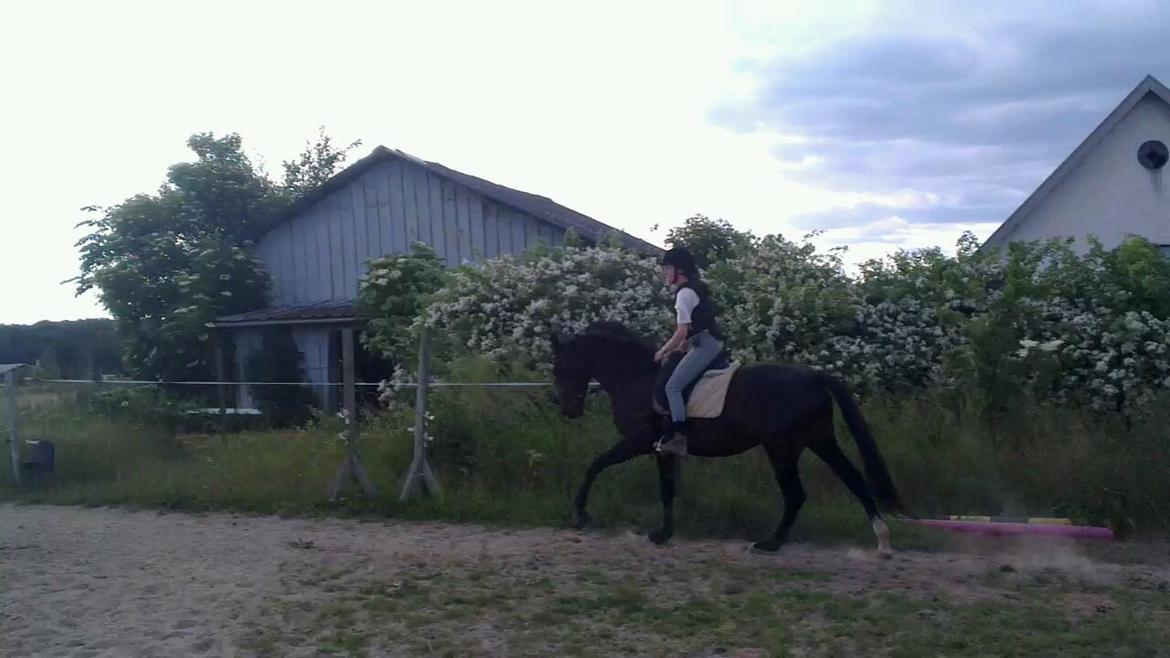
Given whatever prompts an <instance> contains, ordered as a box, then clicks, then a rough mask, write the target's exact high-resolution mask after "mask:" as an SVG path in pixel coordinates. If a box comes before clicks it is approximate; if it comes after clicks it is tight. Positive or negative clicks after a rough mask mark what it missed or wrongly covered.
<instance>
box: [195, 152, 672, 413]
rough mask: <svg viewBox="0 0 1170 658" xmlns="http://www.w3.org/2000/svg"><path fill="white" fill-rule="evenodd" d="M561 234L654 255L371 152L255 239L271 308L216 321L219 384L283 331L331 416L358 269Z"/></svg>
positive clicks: (475, 255) (469, 183)
mask: <svg viewBox="0 0 1170 658" xmlns="http://www.w3.org/2000/svg"><path fill="white" fill-rule="evenodd" d="M569 229H572V230H573V231H574V232H576V233H577V234H578V235H579V236H581V238H583V239H584V240H585V241H586V242H588V243H592V242H597V241H599V240H602V239H604V238H605V237H606V236H607V235H609V234H611V233H612V234H616V235H617V236H618V238H619V239H620V240H621V242H622V243H623V245H624V246H625V247H627V248H629V249H632V250H636V251H639V252H643V253H658V252H659V251H660V249H659V248H658V247H656V246H654V245H652V244H650V243H648V242H645V241H643V240H640V239H638V238H635V237H633V236H631V235H628V234H626V233H624V232H621V231H618V230H616V229H614V228H612V227H610V226H607V225H605V224H603V223H601V222H599V221H597V220H595V219H593V218H591V217H588V216H586V215H583V214H581V213H579V212H577V211H575V210H572V209H570V208H566V207H565V206H562V205H560V204H558V203H556V202H554V201H552V200H551V199H548V198H547V197H542V196H538V195H535V194H529V193H527V192H521V191H519V190H515V189H511V188H508V187H504V186H503V185H498V184H496V183H492V182H489V181H486V180H483V179H482V178H476V177H475V176H470V175H468V174H464V173H461V172H458V171H455V170H453V169H449V168H447V167H444V166H443V165H441V164H438V163H434V162H427V161H425V160H421V159H419V158H416V157H414V156H411V155H408V154H406V153H403V152H401V151H398V150H392V149H388V148H386V147H384V146H379V147H377V148H375V149H374V150H373V152H372V153H370V154H369V155H368V156H366V157H364V158H362V159H361V160H359V161H357V162H355V163H354V164H353V165H351V166H350V167H348V168H346V169H345V170H344V171H342V172H340V173H338V174H337V175H336V176H334V177H333V178H331V179H330V180H328V181H327V182H325V183H324V184H323V185H322V186H321V187H320V188H318V189H317V190H315V191H314V192H312V193H310V194H308V195H306V196H305V197H304V198H302V199H301V200H300V201H299V202H297V203H296V204H295V205H294V206H292V207H291V208H290V209H289V210H288V211H287V212H286V213H284V214H283V215H282V216H280V217H278V218H277V219H276V220H275V221H274V222H273V223H272V224H270V225H269V226H268V227H267V229H266V230H265V232H264V233H263V235H261V236H260V237H259V239H258V241H257V246H256V253H257V255H258V256H259V257H260V259H261V260H262V261H263V263H264V265H265V266H266V268H267V269H268V271H269V273H270V274H271V276H272V280H273V290H272V295H271V302H270V304H271V305H270V306H269V307H268V308H262V309H256V310H255V311H250V312H248V313H241V314H237V315H231V316H226V317H221V318H219V319H218V321H217V322H216V327H217V329H219V331H220V333H221V336H223V337H225V338H226V339H227V340H228V342H230V344H231V345H232V346H234V355H235V356H234V359H233V361H234V364H233V366H234V367H233V368H232V369H233V370H234V372H233V373H230V375H229V376H230V377H232V378H233V379H235V380H236V381H240V380H242V379H243V373H244V363H245V362H246V360H247V358H248V357H249V356H250V355H251V354H253V353H255V351H256V350H258V349H259V347H260V345H261V338H262V332H263V331H264V330H265V328H269V327H278V326H279V327H287V328H288V329H289V330H290V331H291V334H292V337H293V339H294V340H295V342H296V345H297V348H298V349H299V350H300V351H301V353H302V354H303V356H304V361H303V367H304V371H305V375H306V378H307V381H308V382H310V383H312V384H317V385H318V386H317V387H316V388H315V390H316V391H317V395H318V398H319V399H320V400H321V401H322V403H323V404H324V405H325V406H327V407H329V408H332V407H334V406H335V405H336V392H335V391H333V390H332V388H331V387H328V386H321V385H322V384H326V383H328V382H338V381H340V379H341V363H340V358H341V339H340V336H341V329H342V328H344V327H347V326H349V327H352V326H353V325H354V323H355V321H356V317H355V312H354V302H355V299H356V297H357V292H358V282H359V280H360V278H361V276H362V275H363V274H364V273H365V270H366V264H367V262H368V261H369V260H371V259H376V258H380V257H382V256H385V255H388V254H394V253H403V252H406V251H407V250H408V249H409V246H410V245H411V244H414V243H416V242H422V243H425V244H428V245H430V246H431V247H433V248H434V249H435V251H436V252H437V253H438V254H439V256H440V257H441V258H443V259H444V260H445V261H446V262H447V264H448V265H459V264H463V263H468V262H473V261H479V260H483V259H491V258H494V257H496V256H500V255H506V254H520V253H522V252H523V251H525V250H526V249H528V248H530V247H533V246H535V245H537V244H538V243H545V244H548V245H552V246H556V245H559V244H561V242H562V240H563V238H564V235H565V232H566V231H567V230H569ZM359 375H360V373H359ZM236 388H237V390H238V392H237V395H236V400H235V402H236V404H237V405H238V406H240V407H251V406H253V405H252V400H251V396H250V395H249V393H248V390H247V387H244V386H238V387H236Z"/></svg>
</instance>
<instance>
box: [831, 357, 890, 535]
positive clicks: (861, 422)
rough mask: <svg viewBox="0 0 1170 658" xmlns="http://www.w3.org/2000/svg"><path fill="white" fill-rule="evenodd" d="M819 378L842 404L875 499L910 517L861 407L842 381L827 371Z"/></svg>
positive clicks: (842, 413)
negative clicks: (858, 406) (859, 407)
mask: <svg viewBox="0 0 1170 658" xmlns="http://www.w3.org/2000/svg"><path fill="white" fill-rule="evenodd" d="M821 381H822V382H823V383H824V385H825V387H826V388H828V389H829V391H830V392H831V393H832V394H833V397H834V398H835V399H836V400H837V406H839V407H841V415H842V416H844V417H845V424H846V425H847V426H848V427H849V432H850V433H851V434H853V440H854V441H855V442H856V443H857V450H858V452H860V453H861V460H862V462H863V463H864V465H865V479H866V480H868V484H869V489H870V492H871V493H872V494H873V497H874V499H875V500H877V502H878V503H880V504H882V505H883V506H884V507H886V508H887V509H888V510H890V511H895V512H901V513H903V514H906V515H907V516H913V515H911V514H910V513H909V511H907V510H906V508H905V506H903V505H902V501H901V499H899V497H898V491H897V489H896V488H894V480H893V478H891V477H890V471H889V469H887V468H886V461H885V460H884V459H882V453H881V452H880V451H879V450H878V447H877V442H876V441H874V440H873V434H871V433H870V431H869V424H868V423H866V422H865V417H864V416H862V415H861V410H860V409H858V408H857V403H856V402H855V401H854V400H853V395H852V394H851V393H850V392H849V389H848V388H846V387H845V384H844V383H843V382H842V381H841V380H839V379H837V378H836V377H834V376H832V375H830V374H828V373H821Z"/></svg>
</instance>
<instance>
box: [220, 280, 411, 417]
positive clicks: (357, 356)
mask: <svg viewBox="0 0 1170 658" xmlns="http://www.w3.org/2000/svg"><path fill="white" fill-rule="evenodd" d="M212 326H213V328H214V329H215V332H216V338H217V345H218V346H219V350H218V351H219V353H220V357H219V358H220V360H221V362H222V363H223V365H222V366H221V368H220V376H219V380H220V381H226V382H228V387H229V393H228V395H227V399H228V404H229V405H234V406H235V407H236V409H237V413H255V412H256V411H257V410H258V409H257V407H258V405H257V401H256V399H255V396H254V393H253V389H252V386H251V385H250V384H254V383H256V382H257V380H256V376H257V372H256V370H257V368H256V365H257V363H258V361H259V360H260V359H263V358H265V350H266V349H271V347H272V346H273V345H276V344H280V343H284V344H285V345H288V344H290V343H291V344H292V345H293V346H295V349H296V352H297V353H298V354H299V359H298V361H299V363H298V366H299V370H300V372H299V377H298V379H297V380H296V381H300V382H304V384H305V385H306V387H307V388H308V389H309V390H310V391H312V393H313V398H314V399H315V401H316V405H317V407H318V408H319V409H321V410H322V411H325V412H326V413H334V412H336V411H337V410H338V409H339V408H340V407H341V402H342V391H341V386H340V384H341V383H342V380H343V375H344V370H343V368H344V363H343V355H344V349H343V345H342V341H343V338H344V336H345V335H346V333H350V335H352V336H353V337H354V338H353V341H354V351H353V354H354V379H355V381H356V382H357V383H359V384H361V383H367V382H378V381H381V380H382V379H384V378H386V377H389V376H390V370H389V369H388V367H387V366H386V364H384V363H382V362H381V360H380V359H378V358H377V357H376V356H374V355H371V354H369V353H367V352H366V350H364V349H363V348H362V345H361V341H360V340H358V338H357V332H356V331H353V332H346V331H345V330H346V329H356V327H357V317H356V313H355V312H354V308H353V304H352V303H350V302H320V303H316V304H305V305H288V306H280V307H273V308H267V309H261V310H258V311H249V312H247V313H239V314H236V315H229V316H224V317H220V318H218V319H217V320H216V321H215V322H214V323H213V325H212ZM266 339H267V343H266ZM269 358H272V355H269ZM265 381H270V380H265ZM261 383H263V382H261ZM362 393H372V390H370V389H364V390H361V391H359V396H360V394H362Z"/></svg>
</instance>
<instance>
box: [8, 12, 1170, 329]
mask: <svg viewBox="0 0 1170 658" xmlns="http://www.w3.org/2000/svg"><path fill="white" fill-rule="evenodd" d="M0 17H2V20H0V61H2V62H3V64H2V65H0V66H2V67H3V69H2V70H3V81H4V83H3V87H2V88H3V90H4V92H3V101H2V102H0V130H3V131H4V135H3V144H4V146H5V147H6V150H7V156H8V157H6V158H3V159H2V160H0V185H2V186H3V190H2V191H3V199H4V200H5V202H6V203H5V207H4V212H3V214H2V216H0V323H29V322H35V321H38V320H63V319H76V318H85V317H103V316H105V315H106V313H105V311H104V309H103V308H102V307H101V305H100V303H99V302H98V300H97V298H96V296H95V295H93V294H87V295H83V296H81V297H76V296H75V295H74V292H73V286H72V285H71V284H68V283H62V282H64V281H67V280H68V279H70V278H72V277H74V276H76V275H77V268H78V257H77V250H76V247H75V245H74V243H75V242H76V240H77V239H78V238H79V237H81V235H83V234H84V230H82V229H78V228H76V227H75V225H76V224H77V222H79V221H81V220H83V219H85V218H86V215H85V213H83V212H82V211H81V208H82V207H84V206H90V205H96V206H109V205H114V204H117V203H118V202H120V201H122V200H123V199H125V198H127V197H129V196H131V195H134V194H137V193H149V192H153V191H155V190H157V189H158V187H159V185H160V184H161V183H162V182H163V180H164V177H165V174H166V168H167V167H168V166H169V165H171V164H174V163H176V162H180V161H184V160H188V159H191V158H192V155H191V154H190V152H189V151H188V150H187V149H186V147H185V142H186V139H187V137H189V136H190V135H191V134H193V133H197V132H207V131H210V132H214V133H217V134H224V133H230V132H235V133H238V134H240V135H241V137H242V138H243V140H244V145H245V148H246V150H247V151H248V152H249V154H250V155H251V156H252V157H253V158H254V159H255V160H256V161H257V162H259V163H262V164H263V166H264V167H265V169H266V170H267V171H268V172H269V173H270V174H271V175H273V176H274V177H278V176H279V175H280V173H281V166H280V163H281V162H282V161H283V160H288V159H291V158H292V157H294V156H295V155H296V154H297V153H298V152H299V151H300V150H302V149H303V148H304V146H305V144H306V142H307V140H311V139H313V138H314V137H315V136H316V134H317V130H318V128H319V127H320V126H324V127H325V130H326V132H327V133H328V134H329V135H330V136H331V137H332V138H333V139H334V140H335V142H337V143H342V144H344V143H348V142H350V141H353V140H356V139H360V140H362V146H361V147H360V148H359V149H358V151H357V152H356V155H357V156H360V155H364V154H366V153H368V152H369V150H371V149H373V148H374V147H375V146H376V145H378V144H382V145H385V146H388V147H390V148H397V149H401V150H403V151H406V152H408V153H410V154H412V155H416V156H418V157H421V158H424V159H427V160H432V161H436V162H440V163H442V164H444V165H447V166H449V167H452V168H454V169H458V170H461V171H464V172H466V173H470V174H473V175H476V176H480V177H483V178H487V179H489V180H492V181H494V182H497V183H500V184H503V185H508V186H510V187H515V188H518V189H522V190H525V191H529V192H533V193H536V194H541V195H544V196H548V197H551V198H552V199H554V200H556V201H558V202H560V203H562V204H564V205H567V206H569V207H571V208H573V209H575V210H578V211H580V212H584V213H586V214H588V215H590V216H592V217H594V218H596V219H599V220H601V221H603V222H606V223H608V224H610V225H613V226H616V227H619V228H621V229H623V230H626V231H628V232H630V233H633V234H635V235H638V236H640V237H643V238H646V239H648V240H650V241H652V242H656V243H659V244H661V243H662V241H663V240H664V238H665V233H666V230H668V229H669V228H670V227H671V226H675V225H678V224H679V223H681V222H682V221H683V220H684V219H686V218H687V217H689V216H691V215H694V214H697V213H701V214H704V215H707V216H709V217H719V218H723V219H726V220H727V221H729V222H731V223H732V224H733V225H735V226H736V227H738V228H741V229H747V230H751V231H753V232H756V233H757V234H766V233H782V234H784V235H785V236H786V237H789V238H792V239H800V238H801V237H802V236H804V235H806V234H808V233H810V232H812V231H821V233H819V234H817V235H816V236H815V237H814V238H813V241H814V242H815V243H816V244H817V245H818V246H820V247H822V248H829V247H833V246H839V245H848V246H849V251H848V252H847V255H846V259H847V262H849V263H851V264H855V263H857V262H859V261H861V260H863V259H867V258H874V257H880V256H882V255H885V254H889V253H893V252H894V251H896V250H898V249H913V248H920V247H931V246H938V247H942V248H943V249H944V250H946V251H952V250H953V247H954V244H955V241H956V240H957V239H958V237H959V236H960V235H961V234H962V233H963V232H964V231H968V230H969V231H973V232H974V233H975V234H976V235H977V236H978V237H979V238H981V239H982V238H986V237H987V236H989V235H990V234H991V232H992V231H993V230H994V229H995V227H996V226H998V225H999V223H1001V222H1002V221H1003V220H1004V219H1005V218H1006V217H1007V216H1008V215H1009V214H1010V213H1011V212H1012V211H1013V210H1014V209H1015V208H1016V207H1017V206H1018V205H1019V204H1020V203H1021V202H1022V201H1023V200H1024V198H1026V196H1027V195H1028V194H1030V193H1031V192H1032V190H1034V189H1035V188H1036V186H1037V185H1039V184H1040V182H1041V181H1043V179H1044V178H1045V177H1046V176H1047V175H1048V174H1049V173H1050V172H1051V171H1052V170H1053V169H1054V168H1055V167H1056V166H1057V165H1058V164H1059V163H1060V162H1061V161H1062V160H1063V159H1064V158H1065V157H1066V156H1067V155H1068V154H1069V153H1070V152H1071V151H1072V150H1073V149H1074V148H1075V147H1076V146H1077V144H1079V143H1080V142H1081V140H1083V139H1084V138H1085V137H1086V136H1087V135H1088V134H1089V133H1090V132H1091V131H1092V130H1093V128H1094V127H1096V125H1097V124H1098V123H1099V122H1100V121H1101V120H1103V119H1104V118H1105V116H1106V115H1107V114H1108V113H1109V112H1110V111H1111V110H1112V109H1113V108H1114V107H1115V106H1116V105H1117V104H1118V103H1119V102H1120V101H1121V100H1122V98H1124V97H1125V95H1126V94H1127V93H1128V92H1129V91H1130V90H1131V89H1132V88H1133V87H1134V86H1135V85H1137V84H1138V83H1139V82H1140V81H1141V79H1142V78H1143V77H1144V76H1145V75H1147V74H1152V75H1155V76H1157V77H1159V78H1160V79H1161V80H1162V81H1163V82H1170V50H1167V48H1166V47H1165V40H1164V36H1165V34H1166V33H1167V30H1168V29H1170V3H1157V2H1117V1H1110V2H1097V3H1090V2H1061V3H1059V4H1054V3H1050V2H1049V3H1033V2H1020V1H1013V2H1010V3H1007V2H980V3H950V2H927V3H923V2H918V3H909V2H883V3H872V2H827V1H824V0H821V1H818V2H785V1H783V0H768V1H762V2H761V1H752V2H728V3H686V2H677V1H676V2H628V1H626V2H607V1H602V0H597V1H592V2H589V3H572V4H571V5H570V4H569V3H556V2H511V1H508V0H496V1H495V2H491V3H483V2H463V3H451V2H440V1H430V2H425V3H424V2H417V1H415V2H401V3H400V2H345V1H337V0H335V1H331V2H329V3H324V2H318V3H299V2H290V1H285V2H279V3H275V2H260V1H249V2H243V1H240V0H235V1H233V2H219V1H216V0H205V1H203V2H199V3H160V2H122V1H118V0H107V1H106V2H102V3H93V2H84V3H82V2H38V3H11V4H10V5H7V6H5V7H4V8H3V9H0ZM655 226H657V227H658V228H657V230H654V227H655Z"/></svg>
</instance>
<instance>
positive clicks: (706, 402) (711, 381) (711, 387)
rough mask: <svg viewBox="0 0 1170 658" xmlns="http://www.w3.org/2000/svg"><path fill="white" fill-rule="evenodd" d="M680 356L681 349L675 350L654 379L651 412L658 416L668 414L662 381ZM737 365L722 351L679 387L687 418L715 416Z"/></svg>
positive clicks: (669, 374) (680, 358)
mask: <svg viewBox="0 0 1170 658" xmlns="http://www.w3.org/2000/svg"><path fill="white" fill-rule="evenodd" d="M683 356H684V355H683V354H682V353H681V352H675V353H674V354H671V355H670V356H669V357H667V359H666V360H665V361H664V362H663V363H662V368H660V369H659V371H658V376H657V377H656V378H655V379H654V399H653V403H654V412H655V413H657V414H658V415H660V416H670V406H669V405H668V404H667V402H666V382H667V381H669V380H670V376H671V375H672V374H674V369H675V368H677V367H678V364H679V362H680V361H682V358H683ZM739 366H740V363H739V361H731V360H730V359H729V358H728V356H727V353H726V352H722V353H720V354H719V356H717V357H715V359H714V360H713V361H711V364H710V365H708V366H707V369H706V370H704V371H703V374H701V375H699V377H698V378H696V379H695V381H693V382H691V383H690V384H689V385H688V386H687V387H686V388H684V389H683V401H684V402H686V405H687V418H717V417H718V416H719V415H720V414H722V413H723V401H724V398H726V397H727V386H728V385H729V384H730V383H731V376H732V375H734V374H735V371H736V370H738V369H739Z"/></svg>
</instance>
